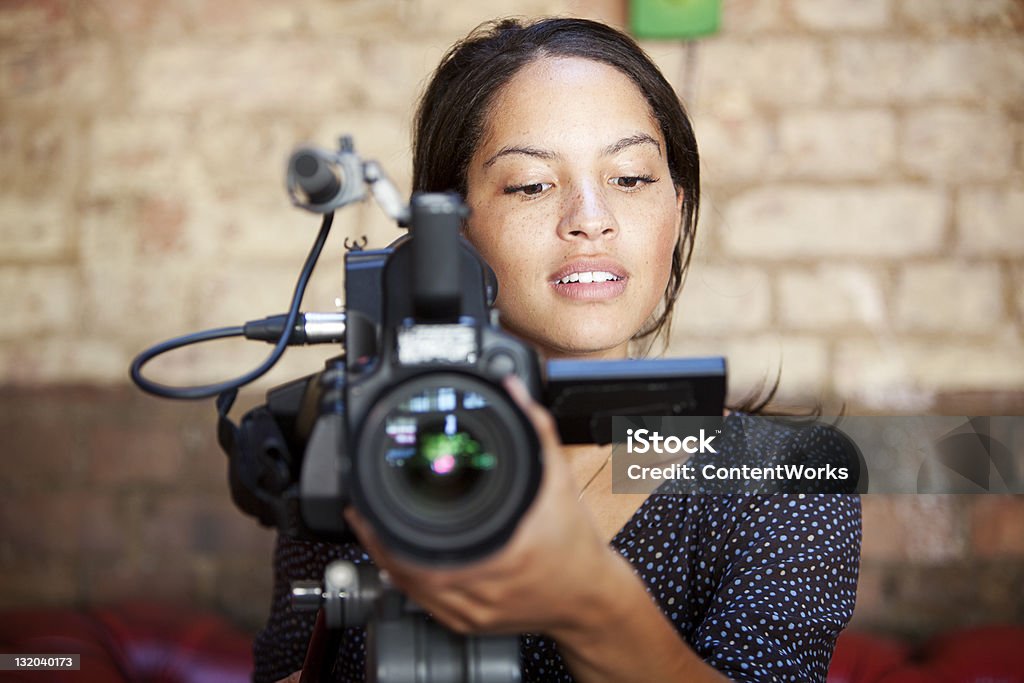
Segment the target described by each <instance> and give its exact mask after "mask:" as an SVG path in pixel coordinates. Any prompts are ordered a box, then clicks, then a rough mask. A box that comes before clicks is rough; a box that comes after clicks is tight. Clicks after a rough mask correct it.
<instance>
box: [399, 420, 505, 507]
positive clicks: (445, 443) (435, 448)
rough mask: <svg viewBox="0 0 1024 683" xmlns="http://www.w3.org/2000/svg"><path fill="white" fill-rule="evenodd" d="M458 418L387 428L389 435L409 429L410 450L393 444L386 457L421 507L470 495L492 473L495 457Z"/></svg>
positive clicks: (413, 422)
mask: <svg viewBox="0 0 1024 683" xmlns="http://www.w3.org/2000/svg"><path fill="white" fill-rule="evenodd" d="M459 417H460V416H459V415H458V413H457V412H456V411H452V412H449V413H447V414H444V415H443V416H442V415H437V416H434V415H432V416H429V417H425V419H423V420H422V421H417V420H416V419H415V418H413V419H412V420H402V421H401V422H399V421H397V420H396V421H394V422H392V423H391V424H389V425H388V431H389V432H391V431H392V430H394V431H395V432H398V431H399V430H402V431H404V428H410V429H409V432H410V436H412V438H413V439H415V445H414V446H413V447H412V448H411V449H409V448H403V447H399V446H398V445H397V444H396V447H394V448H392V449H390V450H389V452H388V454H387V456H386V457H387V459H388V463H389V464H390V465H391V466H392V467H393V468H395V470H396V471H397V472H398V473H399V474H398V475H397V476H403V477H405V479H406V484H407V485H408V487H409V489H410V491H411V492H413V493H414V495H417V496H418V497H419V498H420V499H421V501H422V502H423V503H424V504H432V503H436V504H440V505H443V504H446V503H450V502H452V501H457V500H459V499H461V498H464V497H466V496H468V495H471V494H472V492H473V491H474V490H475V489H476V487H477V486H479V485H480V483H481V480H482V479H483V478H484V477H486V476H487V474H488V473H489V472H491V471H493V470H494V466H495V463H496V458H495V456H494V454H493V453H491V452H489V450H488V449H487V447H486V446H484V445H483V444H482V443H480V440H479V439H478V438H477V437H476V435H474V434H473V432H471V431H469V430H468V429H467V428H466V427H465V426H463V425H464V423H465V420H463V421H462V422H463V424H462V425H460V420H459ZM399 425H401V426H399Z"/></svg>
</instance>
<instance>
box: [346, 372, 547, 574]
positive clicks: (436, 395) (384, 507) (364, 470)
mask: <svg viewBox="0 0 1024 683" xmlns="http://www.w3.org/2000/svg"><path fill="white" fill-rule="evenodd" d="M358 444H359V446H358V448H357V452H356V457H355V461H354V465H355V474H356V478H357V482H358V483H357V486H356V487H355V490H354V491H353V494H354V496H355V498H356V502H357V504H359V505H360V507H362V508H364V511H365V512H366V513H367V515H368V516H369V517H370V518H371V521H373V522H374V523H375V526H376V527H377V530H378V532H379V533H380V534H381V535H382V536H383V537H384V538H385V539H386V540H388V541H390V542H391V543H392V545H393V546H395V547H396V548H399V549H401V550H404V551H406V553H407V554H412V555H415V556H417V557H420V558H423V559H430V560H439V559H451V560H466V559H469V558H470V557H474V556H479V555H483V554H485V553H486V552H488V551H489V550H492V549H494V548H495V547H497V546H498V545H500V544H501V543H502V542H504V540H505V539H506V538H507V536H508V535H510V534H511V532H512V530H513V529H514V528H515V524H516V522H517V521H518V519H519V517H520V516H521V515H522V513H523V512H524V511H525V509H526V507H528V505H529V503H530V501H531V500H532V498H533V495H534V494H535V492H536V487H537V483H538V481H539V478H540V462H539V457H538V453H537V451H538V447H537V443H536V435H535V434H534V433H533V429H532V427H531V426H530V425H529V423H528V422H527V421H526V419H525V417H524V416H523V415H522V413H520V412H519V410H518V409H517V408H516V407H515V406H514V405H513V404H512V403H511V400H510V399H509V397H508V396H507V395H505V394H504V392H502V391H500V390H498V389H497V388H495V387H493V386H492V385H490V384H487V383H485V382H483V381H482V380H480V379H479V378H477V377H474V376H469V375H465V376H463V375H455V374H452V373H444V374H431V375H426V376H421V377H419V378H416V379H415V380H413V381H409V382H406V383H404V384H400V385H399V386H398V387H396V388H395V389H393V390H392V391H390V392H388V394H387V395H386V396H385V397H383V398H382V399H381V400H379V401H378V402H377V403H376V404H375V406H374V408H373V409H372V410H371V411H370V413H369V415H368V417H367V419H366V421H365V422H364V425H363V431H362V434H361V437H360V439H359V440H358Z"/></svg>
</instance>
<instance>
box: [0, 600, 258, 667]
mask: <svg viewBox="0 0 1024 683" xmlns="http://www.w3.org/2000/svg"><path fill="white" fill-rule="evenodd" d="M251 648H252V639H251V638H250V637H249V636H248V635H246V634H245V633H243V632H242V631H240V630H239V629H237V628H235V627H234V626H232V625H231V624H230V623H228V622H227V621H225V620H224V619H223V618H221V617H219V616H217V615H214V614H210V613H208V612H200V611H197V610H195V609H191V608H186V607H176V606H172V605H166V604H153V603H140V602H132V603H126V604H123V605H118V606H116V607H107V608H97V609H87V610H72V609H21V610H8V611H6V612H3V613H0V652H4V653H18V654H22V653H24V654H28V653H35V654H79V655H81V666H80V670H78V671H62V672H60V671H50V672H40V671H25V672H12V671H4V672H0V680H3V681H4V682H5V683H7V682H8V681H11V682H14V681H17V682H19V683H20V682H21V681H24V682H25V683H42V682H44V681H45V682H50V681H76V682H78V681H81V682H85V681H88V682H90V683H92V682H95V683H120V682H121V681H125V682H128V681H131V682H133V683H142V682H145V683H243V682H246V681H250V680H251V677H252V651H251Z"/></svg>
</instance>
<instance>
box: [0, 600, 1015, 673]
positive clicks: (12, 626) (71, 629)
mask: <svg viewBox="0 0 1024 683" xmlns="http://www.w3.org/2000/svg"><path fill="white" fill-rule="evenodd" d="M250 647H251V640H250V637H249V636H248V635H246V634H245V633H243V632H242V631H240V630H239V629H237V628H235V627H234V626H232V625H231V624H230V623H228V622H227V621H225V620H224V619H223V618H221V617H219V616H217V615H214V614H210V613H208V612H201V611H197V610H195V609H191V608H187V607H179V606H172V605H166V604H152V603H139V602H132V603H126V604H123V605H118V606H114V607H107V608H96V609H86V610H72V609H21V610H8V611H6V612H3V613H0V652H4V653H26V654H27V653H38V654H72V653H77V654H79V655H81V669H80V670H79V671H74V672H37V671H32V672H10V671H6V672H0V680H2V681H4V682H5V683H6V682H7V681H11V682H12V683H13V682H19V683H20V682H22V681H24V682H25V683H42V682H51V681H89V682H93V681H95V682H96V683H119V682H121V681H131V682H133V683H242V682H243V681H249V680H250V677H251V672H252V654H251V651H250ZM828 680H829V683H1024V626H1016V625H1005V626H985V627H979V628H971V629H962V630H957V631H950V632H947V633H944V634H941V635H939V636H936V637H934V638H932V639H930V640H928V641H927V642H926V643H924V644H923V645H921V646H919V647H916V648H911V647H910V646H908V645H906V644H904V643H901V642H899V641H896V640H891V639H886V638H881V637H878V636H874V635H870V634H866V633H858V632H856V631H846V632H845V633H843V635H842V636H840V638H839V642H838V643H837V645H836V652H835V656H834V657H833V658H832V665H831V667H830V669H829V676H828Z"/></svg>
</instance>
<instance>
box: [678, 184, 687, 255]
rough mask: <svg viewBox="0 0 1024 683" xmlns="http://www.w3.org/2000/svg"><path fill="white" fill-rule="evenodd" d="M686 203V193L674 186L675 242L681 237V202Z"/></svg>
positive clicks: (679, 187)
mask: <svg viewBox="0 0 1024 683" xmlns="http://www.w3.org/2000/svg"><path fill="white" fill-rule="evenodd" d="M685 201H686V191H685V190H684V189H683V188H682V186H680V185H676V242H678V241H679V240H680V239H682V237H683V202H685Z"/></svg>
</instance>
